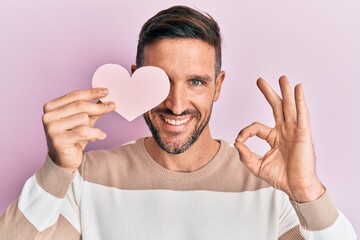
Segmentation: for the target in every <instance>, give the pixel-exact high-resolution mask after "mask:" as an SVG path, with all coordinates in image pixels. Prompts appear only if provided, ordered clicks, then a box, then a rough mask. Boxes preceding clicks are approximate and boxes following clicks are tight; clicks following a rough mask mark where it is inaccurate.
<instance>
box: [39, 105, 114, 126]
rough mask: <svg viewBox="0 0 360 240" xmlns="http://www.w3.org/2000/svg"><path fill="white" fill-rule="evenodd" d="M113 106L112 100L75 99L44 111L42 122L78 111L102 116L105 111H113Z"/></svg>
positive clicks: (77, 112)
mask: <svg viewBox="0 0 360 240" xmlns="http://www.w3.org/2000/svg"><path fill="white" fill-rule="evenodd" d="M115 107H116V106H115V103H114V102H105V103H99V104H98V103H91V102H84V101H75V102H71V103H69V104H67V105H65V106H62V107H59V108H57V109H55V110H53V111H50V112H46V113H45V114H44V116H43V122H44V123H45V124H46V123H49V122H52V121H57V120H59V119H62V118H66V117H68V116H72V115H76V114H79V113H86V114H88V115H89V116H99V115H100V116H102V115H104V114H106V113H109V112H112V111H114V110H115Z"/></svg>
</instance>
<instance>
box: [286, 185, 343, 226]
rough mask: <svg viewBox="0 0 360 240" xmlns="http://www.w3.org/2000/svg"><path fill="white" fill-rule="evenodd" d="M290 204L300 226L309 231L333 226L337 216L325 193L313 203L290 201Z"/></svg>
mask: <svg viewBox="0 0 360 240" xmlns="http://www.w3.org/2000/svg"><path fill="white" fill-rule="evenodd" d="M290 201H291V200H290ZM291 204H292V205H293V207H294V209H295V211H296V214H297V216H298V217H299V220H300V224H301V226H302V227H303V228H305V229H306V230H309V231H319V230H323V229H325V228H328V227H330V226H331V225H332V224H334V222H335V221H336V219H337V218H338V216H339V213H338V211H337V209H336V208H335V206H334V205H333V203H332V202H331V200H330V197H329V195H328V194H327V192H325V193H324V194H323V195H322V196H321V197H320V198H318V199H317V200H315V201H311V202H307V203H297V202H294V201H291Z"/></svg>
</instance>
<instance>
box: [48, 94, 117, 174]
mask: <svg viewBox="0 0 360 240" xmlns="http://www.w3.org/2000/svg"><path fill="white" fill-rule="evenodd" d="M106 95H108V90H107V89H103V88H93V89H89V90H80V91H74V92H71V93H69V94H66V95H64V96H62V97H59V98H57V99H54V100H52V101H50V102H48V103H46V104H45V105H44V115H43V118H42V121H43V125H44V129H45V134H46V138H47V144H48V149H49V156H50V158H51V159H52V160H53V161H54V162H55V163H56V164H57V165H58V166H59V167H61V168H63V169H66V170H68V171H71V172H74V171H76V170H77V169H78V167H79V166H80V164H81V161H82V157H83V150H84V148H85V146H86V145H87V143H88V142H89V141H96V140H103V139H104V138H105V137H106V134H105V133H104V132H102V131H101V130H100V129H98V128H94V127H93V126H94V124H95V122H96V121H97V120H98V119H99V118H100V117H101V116H102V115H104V114H106V113H109V112H112V111H114V110H115V103H114V102H105V103H101V102H99V103H91V102H89V101H91V100H95V99H101V98H103V97H105V96H106Z"/></svg>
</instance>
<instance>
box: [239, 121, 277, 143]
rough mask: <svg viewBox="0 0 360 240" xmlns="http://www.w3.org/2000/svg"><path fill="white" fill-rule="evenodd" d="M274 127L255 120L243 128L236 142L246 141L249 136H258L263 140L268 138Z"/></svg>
mask: <svg viewBox="0 0 360 240" xmlns="http://www.w3.org/2000/svg"><path fill="white" fill-rule="evenodd" d="M271 130H272V128H270V127H268V126H266V125H264V124H262V123H258V122H254V123H252V124H251V125H249V126H247V127H246V128H244V129H242V130H241V131H240V133H239V134H238V136H237V138H236V140H235V141H236V142H242V143H244V142H246V140H248V139H249V138H251V137H253V136H257V137H259V138H261V139H263V140H267V138H268V136H269V134H270V132H271Z"/></svg>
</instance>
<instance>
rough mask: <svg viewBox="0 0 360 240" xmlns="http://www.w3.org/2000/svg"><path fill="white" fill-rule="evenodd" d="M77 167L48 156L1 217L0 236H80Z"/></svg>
mask: <svg viewBox="0 0 360 240" xmlns="http://www.w3.org/2000/svg"><path fill="white" fill-rule="evenodd" d="M80 192H81V177H80V175H79V173H78V171H76V172H74V173H70V172H67V171H65V170H63V169H61V168H59V167H58V166H57V165H56V164H55V163H54V162H53V161H52V160H51V159H50V158H49V156H48V157H47V158H46V161H45V163H44V164H43V166H42V167H41V168H40V169H39V171H38V172H37V173H36V174H35V175H34V176H32V177H31V178H29V179H28V180H27V181H26V183H25V185H24V187H23V190H22V192H21V195H20V197H19V198H18V199H17V200H16V201H15V202H13V203H12V204H11V205H10V206H9V207H8V208H7V210H6V211H5V213H4V214H3V215H2V216H1V218H0V239H12V240H20V239H69V240H73V239H81V229H80V220H79V209H78V207H77V206H78V203H79V201H80V199H79V198H80V195H79V193H80Z"/></svg>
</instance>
